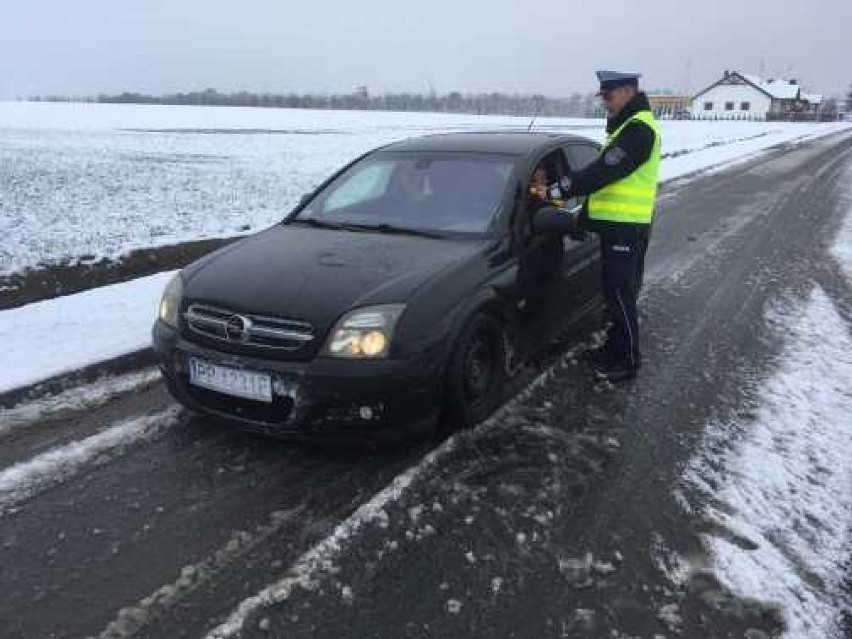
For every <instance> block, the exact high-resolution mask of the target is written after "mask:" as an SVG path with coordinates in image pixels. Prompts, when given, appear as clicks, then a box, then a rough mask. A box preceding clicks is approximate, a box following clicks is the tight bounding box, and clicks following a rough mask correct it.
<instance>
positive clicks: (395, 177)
mask: <svg viewBox="0 0 852 639" xmlns="http://www.w3.org/2000/svg"><path fill="white" fill-rule="evenodd" d="M511 173H512V161H511V160H510V159H507V158H505V157H502V158H501V157H489V156H479V155H457V156H452V157H447V156H429V157H427V156H416V157H413V156H387V155H386V156H377V157H372V158H370V157H368V158H365V159H364V160H362V161H361V162H358V163H357V164H355V165H353V166H352V167H350V168H349V169H348V170H347V171H346V172H344V173H343V174H342V175H340V176H338V177H337V179H335V180H334V181H333V182H332V183H331V184H329V185H328V186H327V187H326V188H325V189H323V190H322V192H320V193H319V194H318V195H317V196H316V197H315V198H314V199H313V200H312V201H311V202H310V204H309V205H308V206H307V207H306V208H305V209H303V210H302V211H301V212H300V213H299V214H298V217H297V218H296V220H313V221H314V222H315V223H328V224H330V225H332V224H333V225H338V224H340V225H347V224H349V225H358V226H364V227H375V228H377V229H378V230H388V229H395V230H404V229H414V230H420V231H438V232H442V231H445V232H467V233H482V232H484V231H486V230H487V229H488V226H489V224H490V223H491V220H492V219H493V218H494V216H495V214H496V212H497V210H498V208H499V206H500V202H501V200H502V197H503V193H504V191H505V188H506V184H507V183H508V181H509V176H510V175H511Z"/></svg>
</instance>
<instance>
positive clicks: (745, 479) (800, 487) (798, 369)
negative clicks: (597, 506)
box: [686, 288, 852, 639]
mask: <svg viewBox="0 0 852 639" xmlns="http://www.w3.org/2000/svg"><path fill="white" fill-rule="evenodd" d="M771 319H772V320H773V321H778V322H780V323H781V326H780V328H781V329H782V330H783V331H784V332H785V333H786V334H789V335H790V336H791V347H790V348H789V350H788V352H787V353H786V355H785V358H784V360H783V361H782V363H781V366H780V368H779V370H778V371H777V373H776V374H775V375H774V376H773V377H772V378H771V379H769V380H768V381H767V382H766V383H765V385H764V386H763V388H762V390H761V391H760V395H759V398H760V406H759V408H758V409H757V411H756V414H755V416H754V418H753V420H751V419H749V420H744V421H743V422H740V423H727V424H715V425H712V426H711V428H710V429H709V430H708V433H707V437H706V441H705V451H704V453H703V454H702V455H700V456H699V457H697V458H696V459H694V460H693V461H692V462H691V464H690V466H689V468H688V470H687V473H686V479H687V482H689V483H691V484H692V485H693V486H694V487H695V488H697V489H698V490H699V492H703V493H705V494H704V498H709V497H712V498H713V500H715V501H716V502H717V503H719V504H720V506H719V508H710V510H709V512H708V513H707V515H708V517H710V518H711V519H713V520H715V522H716V523H717V524H718V525H719V526H720V527H721V529H722V530H726V531H728V533H727V534H724V535H723V536H708V537H707V542H708V544H709V547H710V550H711V554H712V557H713V559H714V562H715V570H716V572H717V573H718V576H719V578H720V580H721V581H722V582H723V583H724V584H725V585H726V586H728V587H729V588H730V589H731V590H732V591H733V592H734V593H736V594H738V595H741V596H748V597H754V598H758V599H761V600H763V601H775V602H779V603H781V604H782V605H783V606H784V608H785V612H786V617H787V623H788V626H789V627H788V631H789V635H788V636H790V637H796V638H797V639H807V638H809V637H813V638H814V639H816V638H817V637H819V638H822V637H826V636H832V635H833V633H836V632H838V630H837V627H836V624H837V622H838V614H839V611H840V610H842V609H843V608H844V606H848V605H850V603H852V602H849V601H845V598H846V597H845V595H844V594H843V590H842V584H841V582H842V580H843V579H844V577H845V575H844V569H843V565H844V563H845V562H846V561H848V559H849V542H850V539H849V522H850V520H852V500H850V487H852V466H850V464H849V460H850V459H852V338H850V334H849V327H848V326H847V325H846V324H845V322H844V321H843V319H842V318H841V317H840V316H839V315H838V313H837V311H836V310H835V309H834V307H833V306H832V303H831V301H830V299H829V298H828V297H827V295H826V294H825V293H824V292H823V291H822V289H819V288H816V289H815V290H814V291H813V293H812V294H811V297H810V300H809V302H808V304H807V307H806V308H805V309H804V310H803V311H802V312H801V314H799V315H789V314H787V315H781V316H780V317H773V318H771ZM720 443H721V444H726V443H727V444H728V445H730V446H731V448H730V449H729V450H727V452H725V446H724V445H723V446H720V445H719V444H720ZM714 450H716V451H720V452H715V453H714V452H713V451H714ZM713 487H716V488H715V490H714V488H713Z"/></svg>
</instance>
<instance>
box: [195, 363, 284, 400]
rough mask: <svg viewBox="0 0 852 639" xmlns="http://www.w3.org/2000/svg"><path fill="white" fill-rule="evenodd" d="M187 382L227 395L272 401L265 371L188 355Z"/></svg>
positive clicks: (268, 380) (270, 385)
mask: <svg viewBox="0 0 852 639" xmlns="http://www.w3.org/2000/svg"><path fill="white" fill-rule="evenodd" d="M189 382H190V383H191V384H194V385H195V386H200V387H201V388H207V389H209V390H214V391H218V392H220V393H225V394H227V395H233V396H235V397H244V398H245V399H255V400H257V401H261V402H266V403H268V404H271V403H272V377H271V376H270V375H268V374H266V373H257V372H254V371H245V370H242V369H239V368H230V367H228V366H219V365H218V364H212V363H210V362H207V361H205V360H203V359H198V358H196V357H190V358H189Z"/></svg>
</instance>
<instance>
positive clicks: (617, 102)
mask: <svg viewBox="0 0 852 639" xmlns="http://www.w3.org/2000/svg"><path fill="white" fill-rule="evenodd" d="M597 76H598V80H599V82H600V91H599V93H598V96H599V97H600V98H601V100H602V101H603V103H604V106H605V108H606V112H607V122H606V134H607V135H606V140H605V142H604V146H603V149H602V151H601V154H600V156H599V157H598V158H597V159H596V160H595V161H594V162H592V163H591V164H590V165H589V166H587V167H586V168H584V169H582V170H580V171H575V172H569V175H568V176H567V177H566V178H565V179H563V181H562V187H563V193H564V196H565V197H578V196H588V198H587V200H586V202H585V205H584V206H583V209H582V211H581V213H580V215H579V219H570V215H568V214H567V212H563V213H564V214H565V215H566V217H565V219H564V220H562V221H563V222H564V224H565V225H567V226H566V228H571V227H573V226H577V225H578V226H579V227H580V228H582V229H585V230H589V231H594V232H596V233H598V234H599V235H600V240H601V266H602V271H603V272H602V275H603V295H604V299H605V300H606V306H607V313H608V315H609V320H610V327H609V329H608V331H607V340H606V342H605V344H604V345H603V346H602V347H601V348H600V349H599V350H598V351H596V352H594V353H593V354H592V359H593V360H594V361H595V363H596V364H597V366H596V368H597V371H596V372H597V375H598V376H599V377H601V378H604V379H607V380H609V381H611V382H620V381H624V380H627V379H631V378H633V377H635V376H636V373H637V371H638V370H639V368H640V367H641V365H642V354H641V352H640V350H639V322H638V318H637V313H636V297H637V295H638V293H639V288H640V287H641V284H642V273H643V269H644V259H645V249H646V248H647V245H648V236H649V231H650V227H651V222H652V221H653V216H654V204H655V200H656V195H657V181H658V173H659V166H660V141H661V140H660V137H661V136H660V125H659V123H658V122H657V120H656V118H654V115H653V114H652V112H651V107H650V104H649V103H648V98H647V96H646V95H645V94H644V93H643V92H641V91H639V77H640V76H639V74H638V73H619V72H615V71H598V72H597ZM552 212H553V210H552V209H551V211H544V212H543V215H552ZM541 222H543V224H541V226H540V228H542V227H543V228H545V229H546V230H545V232H547V231H551V230H552V229H553V220H552V219H549V220H544V219H543V220H542V221H541Z"/></svg>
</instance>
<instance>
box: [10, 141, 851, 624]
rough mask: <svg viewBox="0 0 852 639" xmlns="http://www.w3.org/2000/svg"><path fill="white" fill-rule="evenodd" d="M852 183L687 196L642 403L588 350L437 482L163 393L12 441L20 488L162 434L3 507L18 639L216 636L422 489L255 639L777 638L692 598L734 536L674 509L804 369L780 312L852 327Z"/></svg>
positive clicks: (810, 146)
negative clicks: (696, 571) (731, 420)
mask: <svg viewBox="0 0 852 639" xmlns="http://www.w3.org/2000/svg"><path fill="white" fill-rule="evenodd" d="M850 177H852V136H850V135H845V136H834V137H832V138H827V139H823V140H818V141H814V142H807V143H804V144H802V145H800V146H798V147H788V148H784V149H778V150H775V151H773V152H771V153H770V154H768V155H765V156H763V157H762V158H761V159H760V160H758V161H753V162H749V163H744V164H740V165H737V166H736V167H734V168H731V169H729V170H726V171H724V172H718V173H714V174H711V175H706V176H704V177H701V178H697V179H694V180H692V181H687V180H681V181H680V182H675V183H673V184H670V185H669V187H668V188H667V189H666V191H665V193H664V195H663V197H662V200H661V213H660V215H659V218H658V224H657V228H656V230H655V235H654V237H653V240H652V243H651V247H650V249H649V254H648V268H647V277H646V287H645V290H644V292H643V296H642V299H641V301H640V307H641V309H642V327H643V336H642V340H643V344H644V355H645V367H644V369H643V371H642V375H641V377H640V378H639V379H638V380H636V381H635V382H631V383H628V384H626V385H623V386H619V387H617V388H606V387H601V386H600V385H599V384H596V383H594V381H593V380H592V378H591V371H590V369H589V368H588V367H587V366H586V365H585V364H583V363H582V362H581V361H578V360H577V358H576V357H575V355H576V353H577V352H578V350H579V348H581V347H578V346H576V345H575V346H574V347H573V349H572V350H569V351H568V353H567V354H564V355H557V356H553V357H551V359H550V360H549V363H550V364H551V365H552V366H553V370H552V372H551V373H550V374H549V375H548V376H547V379H545V380H544V381H543V382H541V383H540V384H538V385H536V386H535V388H533V389H532V390H530V391H528V392H527V393H525V394H524V395H523V396H521V397H519V398H516V399H515V400H514V402H513V403H512V405H511V407H510V408H509V409H508V410H503V411H501V412H500V413H499V414H498V415H497V416H496V417H495V418H494V419H492V420H490V421H489V422H488V423H487V424H486V425H485V426H484V427H481V428H479V429H477V430H475V431H472V432H467V433H463V434H461V435H458V436H456V437H454V438H453V439H452V440H450V441H449V442H445V443H444V444H443V445H442V446H441V448H440V449H439V451H438V452H437V453H436V454H434V455H433V456H432V457H431V458H430V459H429V461H428V463H426V464H422V462H421V460H422V459H423V457H424V455H426V454H427V453H428V452H429V451H430V450H432V449H433V448H434V447H435V444H434V443H430V442H426V441H424V442H418V443H415V444H413V445H412V446H410V447H406V448H399V449H392V450H381V451H369V450H321V449H316V448H309V447H304V446H292V445H289V444H286V443H282V442H277V441H270V440H267V439H262V438H258V437H254V436H250V435H244V434H240V433H234V432H231V431H230V430H228V429H227V428H222V427H219V426H215V425H212V424H210V423H207V422H206V421H205V420H203V419H199V418H194V417H191V416H189V415H187V414H185V413H176V412H175V411H174V409H173V408H172V407H173V403H172V402H171V401H170V399H169V398H168V397H167V395H166V393H165V391H164V389H163V387H162V385H161V384H160V383H159V382H156V381H155V382H152V383H150V384H148V385H146V386H145V387H144V388H142V389H138V390H136V391H134V392H131V393H127V394H124V395H122V396H120V397H118V398H116V399H115V400H113V401H111V402H109V403H107V404H106V405H103V406H99V407H96V408H90V409H86V410H77V411H66V412H64V413H59V414H57V415H53V416H51V417H50V419H47V420H42V421H40V422H39V423H36V424H31V425H28V426H26V427H24V428H15V429H12V430H10V431H8V432H6V433H5V434H2V433H0V469H7V468H9V467H11V466H12V465H13V464H15V463H16V462H21V461H26V460H29V459H31V458H33V457H34V456H36V455H38V454H42V453H45V452H47V451H49V450H51V449H54V448H56V447H58V446H61V445H64V444H68V443H70V442H72V441H74V440H79V439H81V438H84V437H87V436H90V435H93V434H96V433H98V432H102V431H104V430H105V429H106V428H109V427H112V426H115V425H116V424H119V423H121V422H123V421H126V420H132V419H138V418H140V417H142V418H146V419H147V421H146V422H145V423H146V424H149V425H150V426H149V427H148V429H149V430H148V431H147V433H148V434H147V435H146V436H145V437H143V438H140V439H137V440H136V441H134V442H132V443H129V444H126V445H124V446H118V447H116V446H114V447H105V448H104V452H103V453H102V454H101V455H99V456H98V457H97V458H95V459H94V460H91V461H88V462H86V463H84V464H82V465H80V466H79V467H77V468H75V469H73V471H72V470H69V471H68V476H67V477H66V478H65V480H64V481H63V482H61V483H58V484H51V483H49V482H48V483H45V484H44V485H42V486H40V487H38V488H36V489H34V490H33V491H32V493H31V494H12V493H9V492H8V491H7V493H2V492H0V591H2V592H3V597H2V598H0V636H2V637H82V636H98V635H102V636H115V637H120V636H139V637H182V636H188V637H199V636H204V635H205V633H207V632H209V631H211V630H212V629H213V628H215V627H217V626H218V625H219V624H221V623H223V622H224V621H225V620H226V619H228V617H229V616H230V615H231V613H232V612H233V611H234V610H235V609H236V608H237V606H238V605H239V604H240V602H241V601H243V600H244V599H246V598H248V597H251V596H252V595H255V594H256V593H258V592H259V591H261V590H262V589H263V588H264V587H266V586H267V585H268V584H271V583H275V582H278V581H279V580H282V579H284V580H285V581H284V582H282V583H283V584H289V583H291V581H292V579H295V578H296V577H298V576H299V574H300V573H299V570H300V569H301V567H302V566H303V565H305V563H304V561H305V560H304V554H305V553H306V552H307V551H309V550H310V549H311V548H314V547H315V546H316V544H317V543H318V542H321V541H322V540H323V539H326V538H327V537H328V535H329V534H330V533H332V531H334V530H335V527H336V526H338V525H339V524H340V523H341V522H342V521H344V520H346V519H347V518H348V517H349V516H350V515H351V514H352V513H353V512H355V511H356V509H358V508H359V506H362V505H363V504H365V503H366V502H368V501H369V500H370V499H371V498H373V496H374V495H375V494H376V493H377V492H378V491H380V490H382V489H383V488H384V487H385V486H387V485H388V484H389V483H390V482H391V480H393V478H394V477H396V476H397V475H399V474H400V473H402V472H404V471H405V470H406V469H409V468H411V467H415V466H418V464H420V465H421V468H422V470H420V471H419V472H417V473H416V476H414V477H413V479H412V480H411V484H410V486H409V488H408V490H406V491H405V492H403V493H402V496H401V497H399V498H398V499H392V500H389V501H387V503H384V502H383V503H382V506H383V509H384V513H383V514H381V515H380V516H378V517H373V518H372V519H370V520H369V521H367V522H366V523H365V524H364V525H363V527H362V528H361V530H360V532H359V534H358V535H355V536H353V537H351V538H344V539H342V540H341V541H340V544H339V546H340V547H339V549H337V550H335V551H334V552H331V553H329V555H328V556H327V558H328V559H329V561H328V562H327V563H325V564H323V565H322V566H321V567H319V568H315V569H314V570H312V571H311V572H310V574H309V577H310V578H309V579H303V580H302V584H303V585H306V586H308V587H293V588H289V587H285V588H281V589H280V591H281V592H279V593H278V594H276V595H271V596H270V598H271V599H272V600H273V601H272V602H271V603H270V605H265V606H262V607H260V608H258V609H257V610H249V611H248V612H247V614H246V615H245V619H244V622H243V623H242V625H241V628H242V630H241V631H240V633H241V634H240V635H239V636H247V637H269V636H280V637H337V636H346V637H530V638H533V637H575V636H576V637H610V636H624V637H627V636H642V637H652V636H654V635H655V634H659V635H661V636H674V634H675V632H680V633H682V635H683V636H686V637H704V636H707V637H717V636H718V637H725V636H731V637H741V636H743V632H744V631H745V630H746V629H747V628H761V629H763V630H764V631H766V632H767V633H772V632H773V631H776V630H777V629H778V627H779V626H778V622H777V617H778V615H777V614H776V613H775V612H774V609H773V608H772V606H771V605H766V606H760V605H759V604H754V605H752V607H751V608H748V609H747V610H746V611H745V612H743V611H742V606H739V607H737V606H735V605H733V603H732V604H731V605H730V606H728V607H725V606H721V607H716V608H713V609H709V608H707V607H706V604H705V603H703V602H704V601H705V600H706V598H702V597H701V594H702V593H703V592H706V591H707V590H716V591H718V593H719V597H718V598H717V600H722V601H726V600H727V601H730V600H732V598H730V597H728V599H725V598H726V597H727V595H726V593H724V591H723V589H721V588H720V587H718V584H715V583H712V582H709V583H708V582H707V581H706V580H705V581H702V582H697V581H696V580H692V581H686V582H685V583H680V584H679V585H678V581H677V579H676V577H677V574H678V569H679V565H678V557H688V558H689V559H690V560H691V561H692V562H693V565H695V564H700V562H701V560H702V546H701V543H700V539H699V537H698V533H699V532H705V533H708V532H709V533H711V534H718V535H723V536H724V535H730V533H729V532H728V531H724V530H708V529H707V524H706V523H705V522H703V521H702V518H701V513H700V512H697V513H692V514H690V515H687V514H685V513H684V511H683V509H682V507H681V506H680V504H679V503H678V501H677V500H676V498H675V496H674V495H675V494H674V493H673V489H674V487H675V486H676V485H677V483H678V479H679V477H680V474H681V472H682V470H683V466H684V464H685V463H686V462H687V460H688V459H689V458H690V457H691V455H693V454H694V453H695V451H696V449H697V446H698V444H699V442H700V440H701V435H702V433H703V428H704V426H705V424H707V422H708V421H709V420H711V419H713V418H719V417H724V416H732V415H747V414H749V412H750V411H751V410H753V408H754V397H753V395H754V386H755V384H756V383H757V382H759V381H760V379H762V378H764V377H766V376H767V375H768V374H769V373H770V372H771V370H772V367H773V364H774V362H775V361H776V360H777V358H778V357H779V355H780V353H781V350H782V348H783V345H784V339H783V338H784V336H783V335H778V334H776V333H775V332H773V330H772V327H770V326H767V325H766V324H765V322H764V313H765V311H766V308H767V305H768V304H772V303H773V302H775V301H777V300H780V299H793V300H796V299H802V300H804V299H807V296H808V294H809V293H810V291H811V289H812V288H813V286H814V285H815V284H816V283H818V284H819V285H820V286H821V287H822V288H823V289H824V290H825V291H826V293H827V294H828V296H829V297H830V298H831V299H832V301H833V302H834V304H835V306H836V308H837V310H838V312H839V314H840V315H841V316H842V317H843V318H844V319H845V320H846V321H847V322H849V323H850V326H852V289H850V285H849V282H848V281H847V280H845V279H844V278H843V277H842V275H841V273H840V272H839V270H838V267H837V265H836V264H835V263H834V262H833V261H832V260H831V259H829V258H827V257H826V255H827V247H828V246H830V244H831V241H832V239H833V238H834V236H835V234H836V232H837V229H838V227H839V225H840V222H841V220H842V216H843V214H844V213H845V209H844V206H848V205H844V204H843V200H842V197H841V192H842V188H841V187H842V186H843V184H844V180H845V181H848V180H849V179H850ZM576 338H577V339H578V340H580V341H584V342H585V343H588V341H589V340H590V339H592V337H591V336H590V334H589V333H588V332H586V333H581V334H579V335H577V336H576ZM146 416H147V417H146ZM734 541H736V540H734ZM303 577H304V575H303ZM288 578H289V579H290V580H291V581H287V579H288ZM281 593H284V594H281ZM285 595H286V596H285ZM733 609H737V610H739V612H738V613H736V614H734V613H732V612H731V610H733ZM673 610H676V611H677V617H678V618H679V621H678V622H677V623H675V622H673V621H672V615H671V614H669V613H670V612H671V611H673ZM225 634H226V633H224V632H223V633H221V635H222V636H225Z"/></svg>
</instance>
